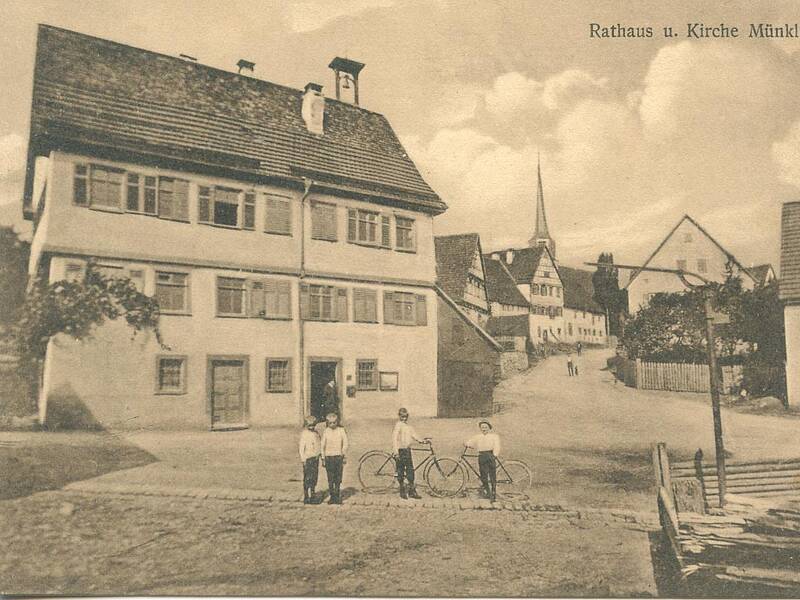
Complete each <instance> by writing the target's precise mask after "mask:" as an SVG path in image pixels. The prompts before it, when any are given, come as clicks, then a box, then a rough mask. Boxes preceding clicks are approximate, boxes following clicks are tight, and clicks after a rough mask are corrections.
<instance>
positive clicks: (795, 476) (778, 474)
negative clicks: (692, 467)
mask: <svg viewBox="0 0 800 600" xmlns="http://www.w3.org/2000/svg"><path fill="white" fill-rule="evenodd" d="M725 475H726V477H725V479H726V480H727V481H739V480H761V479H766V480H771V479H781V480H785V479H788V480H796V481H797V484H798V485H800V469H787V470H785V471H753V472H747V471H742V472H739V473H727V469H726V473H725ZM703 479H705V480H706V481H717V476H716V475H707V474H706V473H703Z"/></svg>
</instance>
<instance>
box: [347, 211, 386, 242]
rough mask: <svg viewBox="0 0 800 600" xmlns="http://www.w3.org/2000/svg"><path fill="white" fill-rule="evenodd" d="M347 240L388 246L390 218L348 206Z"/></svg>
mask: <svg viewBox="0 0 800 600" xmlns="http://www.w3.org/2000/svg"><path fill="white" fill-rule="evenodd" d="M347 241H348V242H351V243H354V244H365V245H368V246H381V247H385V248H390V247H391V218H390V217H389V215H382V214H380V213H377V212H372V211H367V210H360V209H356V208H348V209H347Z"/></svg>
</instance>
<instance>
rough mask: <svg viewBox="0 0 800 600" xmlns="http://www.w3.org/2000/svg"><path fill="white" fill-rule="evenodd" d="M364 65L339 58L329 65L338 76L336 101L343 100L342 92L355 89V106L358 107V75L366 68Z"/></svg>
mask: <svg viewBox="0 0 800 600" xmlns="http://www.w3.org/2000/svg"><path fill="white" fill-rule="evenodd" d="M364 66H365V65H364V63H360V62H357V61H355V60H350V59H349V58H342V57H341V56H337V57H336V58H334V59H333V60H332V61H331V64H329V65H328V68H329V69H333V72H334V73H335V74H336V99H337V100H341V99H342V90H349V89H351V88H352V89H353V96H352V97H353V104H355V105H356V106H358V74H359V73H360V72H361V69H363V68H364Z"/></svg>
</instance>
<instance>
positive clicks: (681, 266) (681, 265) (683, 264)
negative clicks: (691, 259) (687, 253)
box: [676, 258, 686, 271]
mask: <svg viewBox="0 0 800 600" xmlns="http://www.w3.org/2000/svg"><path fill="white" fill-rule="evenodd" d="M676 262H677V265H678V270H679V271H685V270H686V259H685V258H679V259H678V260H677V261H676Z"/></svg>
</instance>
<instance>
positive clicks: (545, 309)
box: [531, 304, 564, 318]
mask: <svg viewBox="0 0 800 600" xmlns="http://www.w3.org/2000/svg"><path fill="white" fill-rule="evenodd" d="M531 313H533V314H534V315H547V316H548V317H550V318H554V317H560V316H562V315H563V314H564V309H563V308H561V307H560V306H542V305H541V304H533V305H531Z"/></svg>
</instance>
